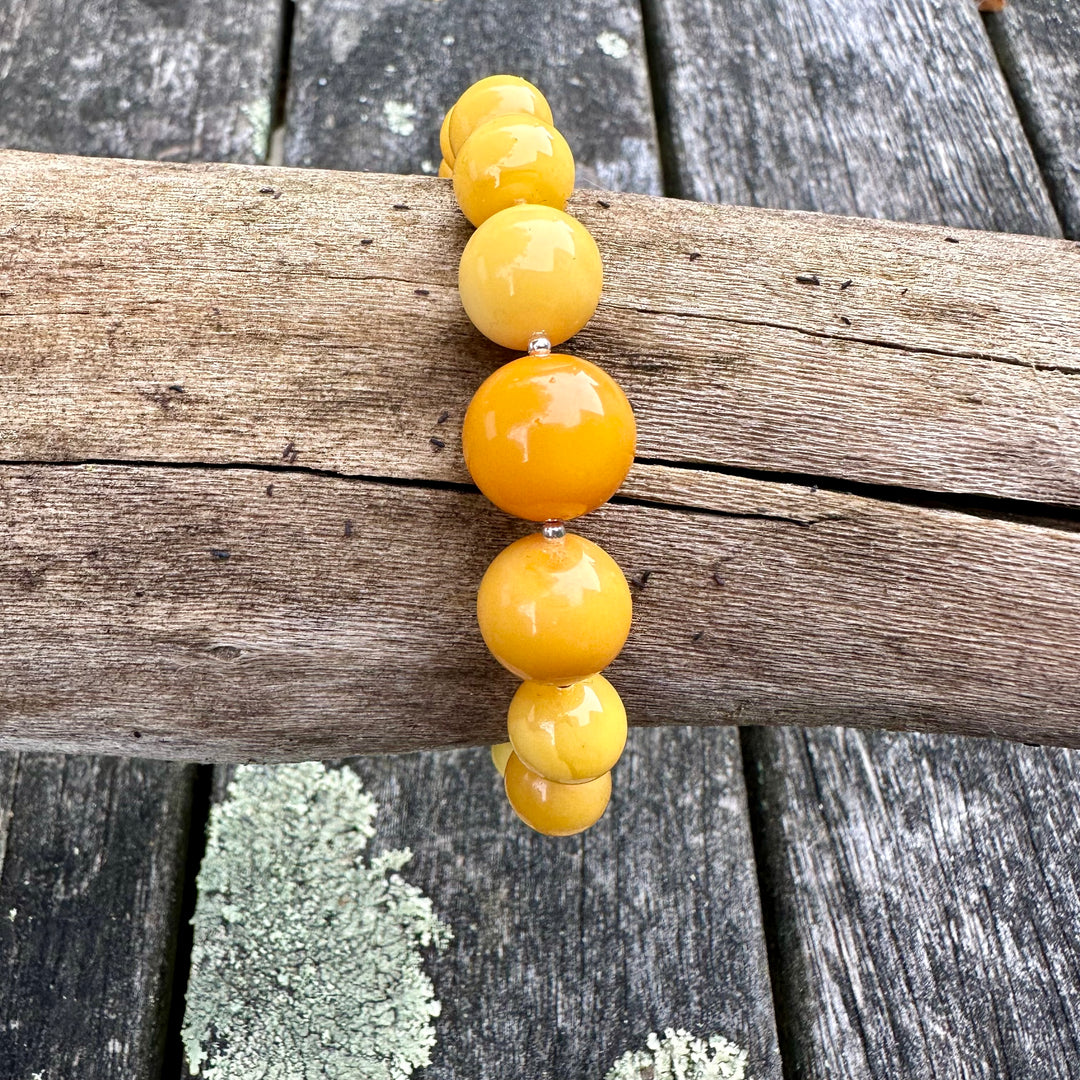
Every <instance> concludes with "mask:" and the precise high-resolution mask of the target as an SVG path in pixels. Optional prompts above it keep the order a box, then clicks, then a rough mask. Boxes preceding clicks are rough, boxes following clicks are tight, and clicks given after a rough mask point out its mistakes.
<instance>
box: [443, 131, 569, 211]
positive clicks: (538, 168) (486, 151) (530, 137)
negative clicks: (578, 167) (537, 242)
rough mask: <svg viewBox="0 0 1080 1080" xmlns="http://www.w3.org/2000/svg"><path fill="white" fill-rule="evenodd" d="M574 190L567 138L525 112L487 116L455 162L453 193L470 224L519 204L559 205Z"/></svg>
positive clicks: (466, 141) (465, 143) (563, 202)
mask: <svg viewBox="0 0 1080 1080" xmlns="http://www.w3.org/2000/svg"><path fill="white" fill-rule="evenodd" d="M573 191H574V155H573V154H572V153H571V152H570V147H569V146H568V145H567V142H566V140H565V139H564V138H563V137H562V136H561V135H560V134H559V133H558V132H557V131H556V130H555V129H554V128H553V127H552V126H551V125H550V124H548V123H546V122H545V121H543V120H541V119H540V118H539V117H537V116H530V115H528V114H527V113H511V114H509V115H507V116H497V117H495V119H494V120H487V121H485V122H484V123H483V124H481V125H480V126H479V127H478V128H477V129H476V130H475V131H474V132H473V133H472V134H471V135H470V136H469V137H468V138H467V139H466V140H465V142H464V144H463V145H462V147H461V149H460V150H459V151H458V155H457V159H456V160H455V162H454V195H455V196H456V197H457V201H458V206H460V207H461V212H462V213H463V214H464V215H465V216H466V217H467V218H468V219H469V221H471V222H472V223H473V224H474V225H480V224H482V223H483V222H485V221H487V219H488V218H489V217H491V215H492V214H496V213H498V212H499V211H500V210H505V209H506V208H507V207H508V206H516V205H517V204H518V203H532V204H535V205H540V206H554V207H555V208H556V209H557V210H561V209H562V208H563V207H564V206H565V205H566V200H567V199H569V198H570V196H571V194H572V193H573Z"/></svg>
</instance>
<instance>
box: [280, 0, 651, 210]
mask: <svg viewBox="0 0 1080 1080" xmlns="http://www.w3.org/2000/svg"><path fill="white" fill-rule="evenodd" d="M500 72H506V73H510V74H514V75H520V76H522V77H523V78H526V79H530V80H531V81H532V82H534V83H535V84H536V85H537V86H539V87H540V89H541V90H542V91H543V93H544V95H545V96H546V97H547V98H548V100H549V102H550V103H551V108H552V110H553V112H554V115H555V119H556V123H557V125H558V126H559V128H560V130H562V131H564V132H566V133H567V134H568V135H570V136H572V138H571V144H572V148H573V150H574V157H575V161H576V164H577V182H578V186H579V187H595V186H597V185H599V186H600V187H602V188H612V189H615V190H619V191H642V192H651V193H653V194H659V191H660V168H659V163H658V161H657V150H656V129H655V126H654V122H653V111H652V106H651V99H650V93H649V83H648V71H647V68H646V65H645V60H644V41H643V37H642V28H641V12H640V10H639V8H638V5H637V4H636V3H630V2H628V0H617V2H615V3H612V2H610V0H579V2H570V0H554V2H552V0H549V2H547V3H543V4H530V3H523V2H520V0H519V2H516V3H511V4H509V5H507V4H501V5H500V4H492V3H490V2H489V0H442V2H440V3H438V4H432V3H431V0H404V2H397V3H386V2H379V3H372V4H357V3H353V2H352V0H299V3H298V4H297V11H296V25H295V32H294V36H293V48H292V66H291V71H290V76H289V96H288V103H287V114H288V123H287V125H286V135H285V163H286V164H289V165H303V166H311V165H317V166H319V167H320V168H340V169H359V170H363V171H365V172H395V173H397V172H400V173H429V174H433V173H434V172H435V171H436V169H438V167H439V160H440V158H441V156H442V155H441V153H440V151H439V125H440V124H441V123H442V118H443V115H444V113H445V112H446V110H447V109H448V108H449V107H450V106H451V105H453V103H454V101H455V100H456V98H457V96H458V95H459V94H460V93H461V92H462V91H463V90H464V89H465V88H466V87H467V86H469V85H470V84H471V83H473V82H475V81H476V80H477V79H481V78H484V77H485V76H487V75H494V74H498V73H500Z"/></svg>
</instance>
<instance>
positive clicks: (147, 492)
mask: <svg viewBox="0 0 1080 1080" xmlns="http://www.w3.org/2000/svg"><path fill="white" fill-rule="evenodd" d="M637 484H638V482H637V481H635V484H634V485H632V486H631V490H634V488H635V487H636V486H637ZM640 486H641V489H642V494H643V498H646V499H654V500H662V501H663V502H665V503H667V502H668V499H669V498H670V496H669V494H668V493H669V491H670V492H674V498H675V500H676V501H681V502H685V503H690V504H692V505H693V506H694V507H699V508H702V509H697V510H690V509H682V508H671V507H669V506H647V505H617V504H616V505H611V506H608V507H605V508H604V509H602V510H601V511H599V512H597V513H596V514H593V515H589V516H588V517H587V518H585V519H583V520H582V521H581V523H580V531H581V532H582V533H584V534H585V535H587V536H590V537H593V538H595V539H597V540H598V541H600V542H601V543H602V544H603V545H604V546H605V547H606V548H608V549H609V550H610V551H611V552H612V554H613V555H614V556H615V557H616V558H617V559H618V561H619V563H620V565H621V566H622V567H623V568H624V570H625V572H626V574H627V576H628V577H629V578H630V580H631V581H635V582H636V583H637V588H636V589H635V594H636V612H635V626H634V632H633V634H632V635H631V639H630V642H629V643H628V644H627V647H626V649H625V650H624V652H623V654H622V656H621V657H620V658H619V659H618V660H617V661H616V662H615V664H614V665H613V666H612V669H611V670H612V672H613V679H615V680H616V681H617V685H618V686H619V687H620V690H622V691H624V692H625V695H626V699H627V703H628V707H629V709H630V710H631V713H632V715H633V717H634V719H635V720H636V722H637V723H642V724H658V723H671V722H673V721H676V722H686V723H695V724H723V723H752V722H766V723H783V722H789V723H791V722H794V723H800V724H806V723H845V724H855V725H873V726H896V727H907V728H917V729H931V730H948V731H962V732H974V733H981V734H995V735H999V736H1006V737H1013V738H1020V739H1027V740H1029V741H1034V740H1042V741H1048V742H1058V743H1063V744H1069V745H1075V744H1076V743H1077V741H1080V729H1078V726H1077V716H1078V712H1080V678H1078V675H1077V669H1076V665H1075V663H1074V662H1073V659H1072V656H1071V654H1070V652H1069V650H1068V649H1067V648H1063V643H1065V642H1070V641H1074V640H1080V533H1078V532H1075V531H1071V530H1065V529H1057V528H1047V527H1042V526H1038V525H1033V524H1025V523H1021V522H1016V521H1007V520H997V519H993V518H984V517H978V516H973V515H969V514H962V513H954V512H950V511H945V510H935V509H924V508H920V507H911V506H900V505H896V504H893V503H888V502H881V501H879V500H874V499H865V498H855V497H852V496H843V495H837V494H834V493H830V492H824V491H818V492H817V493H813V494H812V493H810V491H809V489H806V488H798V487H794V488H792V487H791V486H789V485H777V484H769V483H765V482H761V481H751V480H742V479H739V478H731V477H726V476H723V475H719V474H695V473H693V472H692V471H690V470H676V469H670V470H663V471H661V472H660V473H656V472H651V473H646V475H645V477H644V478H643V480H642V481H641V482H640ZM650 493H651V494H650ZM0 506H2V507H3V509H2V518H0V521H2V523H3V537H4V542H3V544H2V545H0V567H2V573H0V590H2V593H3V604H2V608H0V610H2V616H0V618H2V621H3V624H4V632H3V634H2V635H0V667H2V670H3V671H4V673H5V679H4V682H3V686H2V687H0V715H2V716H3V717H4V721H3V728H2V733H0V738H2V739H3V741H4V742H5V743H6V744H7V745H8V746H23V747H26V746H52V747H54V748H55V747H68V748H79V749H111V750H114V751H115V750H118V749H123V750H137V751H138V752H140V753H144V754H148V755H161V756H175V757H186V758H189V759H190V758H194V759H201V760H217V761H225V760H246V759H248V758H254V759H262V760H274V759H278V760H281V759H290V758H291V759H299V758H305V757H330V756H337V755H341V754H345V753H362V752H378V751H392V750H404V749H410V748H413V749H419V748H429V747H433V746H440V745H442V746H447V745H469V744H475V743H477V742H484V741H491V740H492V739H493V738H494V737H495V736H496V735H497V734H498V732H499V730H500V728H501V724H502V709H503V706H504V704H505V700H504V699H505V698H506V697H508V696H509V693H510V690H511V687H512V686H513V685H514V683H513V679H512V678H511V676H509V675H508V674H506V673H504V672H502V671H501V669H500V668H499V667H498V665H497V664H496V663H495V661H494V660H493V659H491V658H490V657H489V656H487V655H486V653H485V650H484V647H483V643H482V641H481V639H480V636H479V631H478V630H477V628H476V622H475V609H474V603H475V600H474V598H475V590H476V586H477V584H478V582H479V580H480V577H481V575H482V573H483V570H484V567H485V566H486V564H487V562H488V561H489V560H490V559H491V557H492V556H493V554H494V553H495V552H496V551H497V550H499V548H500V547H501V546H502V545H504V544H505V543H507V542H509V541H510V540H511V539H513V538H515V537H516V536H519V535H522V534H524V533H525V532H527V531H529V528H530V527H529V526H528V525H527V524H525V523H524V522H515V521H512V520H510V519H508V518H506V517H505V516H504V515H501V514H500V513H498V512H497V511H495V510H494V509H493V508H491V507H490V506H489V505H488V504H487V503H486V501H485V500H484V499H483V498H482V497H481V496H479V495H478V494H475V493H470V492H468V491H457V490H433V489H426V488H419V487H414V486H405V487H401V486H390V485H387V484H385V483H380V482H369V481H364V480H348V479H343V478H336V477H322V476H314V475H310V474H305V473H302V472H296V473H287V472H286V473H268V472H266V471H264V470H253V469H242V468H237V469H207V470H197V469H173V468H153V467H148V468H142V467H132V466H92V465H90V466H67V467H61V466H55V465H45V466H5V467H3V469H2V470H0ZM800 507H801V508H800ZM643 581H645V584H644V586H642V582H643Z"/></svg>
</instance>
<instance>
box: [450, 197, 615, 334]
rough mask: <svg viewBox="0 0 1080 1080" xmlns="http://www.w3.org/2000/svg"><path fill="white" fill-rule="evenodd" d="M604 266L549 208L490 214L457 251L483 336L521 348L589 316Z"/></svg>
mask: <svg viewBox="0 0 1080 1080" xmlns="http://www.w3.org/2000/svg"><path fill="white" fill-rule="evenodd" d="M603 282H604V267H603V264H602V263H601V261H600V251H599V249H598V248H597V246H596V241H595V240H594V239H593V238H592V237H591V236H590V235H589V231H588V229H586V228H585V226H584V225H582V224H581V222H580V221H577V220H576V219H575V218H572V217H571V216H570V215H569V214H566V213H563V211H561V210H556V209H554V208H553V207H550V206H530V205H528V204H525V205H521V206H511V207H509V208H508V209H506V210H500V211H499V212H498V213H497V214H494V215H493V216H492V217H489V218H488V219H487V221H485V222H484V223H483V225H481V226H480V228H478V229H477V230H476V232H474V233H473V234H472V236H471V237H470V238H469V242H468V243H467V244H466V245H465V250H464V251H463V252H462V253H461V263H460V266H459V268H458V291H459V292H460V293H461V304H462V307H464V308H465V313H466V314H467V315H468V316H469V318H470V319H472V321H473V324H474V325H475V326H476V328H477V329H478V330H479V331H480V333H482V334H483V335H484V336H485V337H488V338H490V339H491V340H492V341H495V342H498V344H500V345H505V346H506V348H508V349H518V350H520V351H521V352H524V351H525V350H526V349H528V347H529V341H530V340H531V339H532V338H533V337H534V336H536V335H540V334H542V335H543V336H544V337H546V338H547V339H548V340H549V341H550V342H551V344H552V345H558V344H559V343H560V342H563V341H565V340H566V339H567V338H568V337H572V336H573V335H574V334H576V333H577V332H578V331H579V330H580V329H581V328H582V327H583V326H584V325H585V324H586V323H587V322H588V321H589V319H591V318H592V316H593V312H594V311H596V306H597V304H599V303H600V291H601V289H602V287H603Z"/></svg>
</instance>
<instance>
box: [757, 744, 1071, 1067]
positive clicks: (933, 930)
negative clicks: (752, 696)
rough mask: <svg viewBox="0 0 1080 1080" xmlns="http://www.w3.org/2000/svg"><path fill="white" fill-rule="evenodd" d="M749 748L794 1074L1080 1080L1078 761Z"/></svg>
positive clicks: (1037, 753)
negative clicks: (756, 777) (1079, 1077)
mask: <svg viewBox="0 0 1080 1080" xmlns="http://www.w3.org/2000/svg"><path fill="white" fill-rule="evenodd" d="M747 745H748V750H749V752H750V754H751V755H752V757H753V759H754V761H755V765H754V768H755V769H757V770H759V774H760V776H761V779H760V781H759V782H758V783H756V784H755V783H751V785H750V786H751V792H752V796H753V805H754V806H755V809H756V811H757V813H756V815H755V820H756V822H757V824H758V827H759V829H760V830H761V833H760V835H759V846H758V855H759V858H760V857H761V856H762V855H764V856H765V859H764V869H763V872H762V884H763V889H764V893H765V896H766V898H767V901H766V903H767V906H768V908H769V909H770V917H771V919H770V921H771V923H772V924H773V925H774V926H775V928H776V941H775V948H774V950H773V977H774V979H775V982H776V985H777V986H778V988H779V989H778V997H777V1004H778V1011H779V1014H780V1016H781V1018H782V1021H781V1031H782V1034H783V1036H784V1041H783V1047H784V1053H785V1057H786V1058H787V1059H788V1060H792V1061H797V1062H798V1063H799V1065H798V1069H799V1071H798V1072H797V1073H796V1074H795V1075H799V1076H808V1077H819V1076H820V1077H824V1076H835V1075H843V1076H858V1077H893V1076H896V1075H898V1069H900V1074H901V1075H905V1076H938V1077H949V1078H953V1077H955V1078H961V1077H962V1078H964V1080H968V1078H975V1077H978V1078H985V1080H991V1078H998V1077H1002V1076H1012V1077H1018V1078H1031V1080H1035V1078H1036V1077H1038V1078H1040V1080H1041V1078H1044V1077H1045V1078H1053V1080H1072V1078H1073V1077H1075V1076H1076V1062H1077V1060H1078V1054H1077V1043H1076V1038H1077V1032H1078V1031H1080V994H1078V992H1077V991H1078V988H1080V975H1078V972H1080V948H1078V941H1077V936H1076V933H1075V926H1076V912H1077V911H1078V910H1080V873H1078V865H1077V860H1076V838H1077V836H1078V835H1080V815H1078V813H1077V800H1076V792H1077V790H1078V788H1080V769H1078V765H1080V759H1078V758H1077V755H1076V753H1075V752H1066V751H1049V750H1045V749H1042V748H1034V747H1032V748H1029V747H1009V746H1005V745H1003V744H1000V743H994V742H991V741H986V742H980V743H974V744H972V743H970V742H959V741H957V740H946V739H931V738H928V737H925V736H908V737H899V736H896V735H889V734H885V733H880V732H879V733H865V732H854V731H837V732H828V733H826V732H812V733H809V732H808V733H806V734H805V735H804V734H800V733H798V732H794V731H792V732H786V733H784V734H783V735H779V733H772V732H768V733H766V732H764V731H761V730H758V731H754V732H750V733H747ZM898 1063H902V1066H901V1065H899V1064H898Z"/></svg>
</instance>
